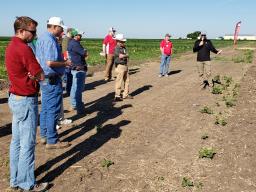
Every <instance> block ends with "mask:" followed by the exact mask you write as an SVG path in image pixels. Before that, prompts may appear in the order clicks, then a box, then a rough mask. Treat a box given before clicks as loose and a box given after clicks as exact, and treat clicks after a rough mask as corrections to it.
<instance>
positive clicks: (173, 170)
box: [0, 48, 256, 192]
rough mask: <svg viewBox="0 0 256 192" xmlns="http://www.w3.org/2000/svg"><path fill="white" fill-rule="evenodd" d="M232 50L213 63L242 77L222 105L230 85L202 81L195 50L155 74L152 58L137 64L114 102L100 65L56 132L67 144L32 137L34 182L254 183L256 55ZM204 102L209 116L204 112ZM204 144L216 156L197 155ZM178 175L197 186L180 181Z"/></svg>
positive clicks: (2, 179) (1, 129) (115, 187)
mask: <svg viewBox="0 0 256 192" xmlns="http://www.w3.org/2000/svg"><path fill="white" fill-rule="evenodd" d="M238 52H239V51H238V50H233V49H231V48H226V49H224V51H223V54H222V55H221V56H214V55H213V61H212V73H213V74H216V75H217V74H219V75H220V76H222V77H223V76H224V75H226V76H231V77H232V78H233V80H234V82H235V83H238V84H239V85H240V91H239V96H238V97H237V102H236V106H234V107H232V108H227V107H226V106H225V103H224V101H223V95H225V94H226V93H223V94H220V95H214V94H212V93H211V88H209V89H206V90H202V89H201V87H200V82H199V79H198V76H197V72H196V62H195V60H196V55H194V54H186V55H184V56H182V57H180V58H178V59H174V60H173V61H172V63H171V73H170V76H169V77H162V78H159V77H158V74H157V72H158V70H159V63H156V62H150V63H143V64H138V67H136V66H133V67H132V68H131V70H130V73H131V80H130V90H131V95H133V96H134V99H133V100H125V101H123V102H118V103H113V97H114V92H113V91H114V81H112V82H108V83H106V82H105V81H103V72H97V73H94V75H93V76H92V77H88V78H87V79H86V90H85V92H84V93H83V97H84V102H85V107H86V114H85V115H84V116H76V115H75V113H74V112H66V113H65V117H66V118H72V119H73V121H74V122H73V123H72V124H71V125H68V126H62V129H60V130H59V137H60V139H61V140H63V141H69V142H71V143H72V145H71V146H70V147H69V148H67V149H63V150H46V149H45V146H43V145H41V144H39V143H38V144H37V145H36V171H35V173H36V177H37V180H38V181H39V182H40V181H49V182H51V187H50V189H49V191H56V192H59V191H60V192H63V191H65V192H69V191H70V192H71V191H83V192H174V191H178V192H183V191H184V192H186V191H205V192H214V191H223V192H241V191H243V192H254V191H256V182H255V181H256V161H255V159H254V154H255V152H256V141H255V137H256V132H255V126H256V119H255V115H256V84H255V81H256V63H255V62H253V64H245V63H234V62H232V56H233V55H235V54H237V53H238ZM215 57H216V59H215ZM218 57H219V59H218ZM6 102H7V99H6V98H4V97H3V95H2V97H1V99H0V113H1V114H0V191H7V188H8V185H9V184H8V183H9V180H8V177H9V171H8V164H9V162H8V150H9V144H10V140H11V128H10V125H11V124H10V123H11V114H10V113H9V109H8V106H7V103H6ZM204 106H208V107H210V108H211V109H213V111H214V114H204V113H201V112H200V110H201V109H202V108H203V107H204ZM68 107H69V98H65V105H64V108H66V109H67V108H68ZM218 115H220V116H224V117H225V118H227V125H226V126H221V125H216V124H215V116H218ZM203 135H207V136H208V138H207V139H202V138H201V137H202V136H203ZM37 139H38V140H39V135H38V137H37ZM202 147H213V148H214V150H215V151H216V154H215V156H214V158H213V159H208V158H199V150H200V149H201V148H202ZM104 159H105V163H104ZM111 162H113V163H114V164H112V165H111ZM103 165H109V167H107V166H105V167H103ZM184 177H186V178H188V179H189V180H190V181H192V182H193V185H194V186H191V187H183V186H182V179H183V178H184Z"/></svg>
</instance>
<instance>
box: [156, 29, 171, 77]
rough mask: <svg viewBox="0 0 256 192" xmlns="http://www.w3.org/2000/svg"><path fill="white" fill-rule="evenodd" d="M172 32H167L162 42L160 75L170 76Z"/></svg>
mask: <svg viewBox="0 0 256 192" xmlns="http://www.w3.org/2000/svg"><path fill="white" fill-rule="evenodd" d="M170 37H171V35H170V34H168V33H167V34H166V35H165V38H164V40H162V41H161V43H160V50H161V54H162V56H161V63H160V74H159V77H162V76H166V77H168V73H169V65H170V61H171V55H172V42H171V41H170Z"/></svg>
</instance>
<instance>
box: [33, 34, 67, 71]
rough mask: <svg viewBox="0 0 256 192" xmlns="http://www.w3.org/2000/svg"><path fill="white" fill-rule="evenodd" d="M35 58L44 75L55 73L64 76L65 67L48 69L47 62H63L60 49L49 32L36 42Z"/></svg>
mask: <svg viewBox="0 0 256 192" xmlns="http://www.w3.org/2000/svg"><path fill="white" fill-rule="evenodd" d="M36 58H37V59H38V60H39V63H40V65H41V67H42V68H43V70H44V73H45V75H48V74H50V73H51V74H52V73H56V74H59V75H62V74H64V71H65V67H49V66H48V65H47V63H46V62H47V61H63V56H62V53H61V48H60V46H59V44H58V41H57V39H56V37H55V36H54V35H53V34H51V33H50V32H45V33H44V34H43V35H42V36H40V37H39V38H38V40H37V42H36Z"/></svg>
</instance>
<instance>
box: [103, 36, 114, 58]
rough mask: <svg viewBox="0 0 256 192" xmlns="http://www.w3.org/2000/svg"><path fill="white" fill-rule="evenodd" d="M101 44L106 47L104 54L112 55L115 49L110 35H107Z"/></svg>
mask: <svg viewBox="0 0 256 192" xmlns="http://www.w3.org/2000/svg"><path fill="white" fill-rule="evenodd" d="M103 44H104V45H106V54H114V52H115V47H116V40H115V39H113V37H112V36H111V35H107V36H106V37H105V39H104V40H103Z"/></svg>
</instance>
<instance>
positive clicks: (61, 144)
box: [46, 141, 71, 149]
mask: <svg viewBox="0 0 256 192" xmlns="http://www.w3.org/2000/svg"><path fill="white" fill-rule="evenodd" d="M70 145H71V144H70V143H69V142H60V141H58V142H57V143H55V144H49V143H47V144H46V149H63V148H67V147H69V146H70Z"/></svg>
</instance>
